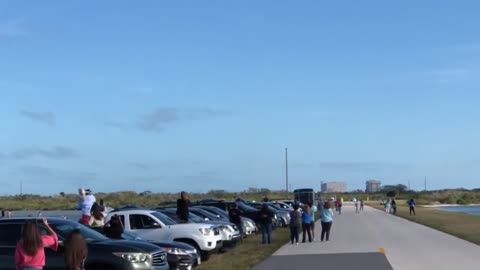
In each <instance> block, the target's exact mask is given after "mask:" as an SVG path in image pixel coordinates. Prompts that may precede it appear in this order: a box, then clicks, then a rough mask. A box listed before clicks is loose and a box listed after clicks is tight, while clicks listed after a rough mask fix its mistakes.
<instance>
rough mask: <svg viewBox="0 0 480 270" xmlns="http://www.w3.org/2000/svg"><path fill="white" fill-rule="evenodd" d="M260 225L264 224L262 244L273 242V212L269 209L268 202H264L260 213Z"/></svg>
mask: <svg viewBox="0 0 480 270" xmlns="http://www.w3.org/2000/svg"><path fill="white" fill-rule="evenodd" d="M258 215H259V219H260V225H261V226H262V244H266V243H268V244H271V243H272V219H273V214H272V212H270V210H269V209H268V204H267V203H264V204H263V205H262V209H261V210H260V212H259V213H258Z"/></svg>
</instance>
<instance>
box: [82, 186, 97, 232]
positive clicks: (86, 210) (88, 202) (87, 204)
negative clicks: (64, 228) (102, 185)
mask: <svg viewBox="0 0 480 270" xmlns="http://www.w3.org/2000/svg"><path fill="white" fill-rule="evenodd" d="M78 194H79V197H78V208H80V210H82V219H81V220H80V221H81V222H80V223H82V224H84V225H88V222H89V221H90V215H91V213H90V210H91V209H92V205H93V204H94V203H95V201H96V199H95V196H93V194H92V191H91V190H90V189H83V188H79V189H78Z"/></svg>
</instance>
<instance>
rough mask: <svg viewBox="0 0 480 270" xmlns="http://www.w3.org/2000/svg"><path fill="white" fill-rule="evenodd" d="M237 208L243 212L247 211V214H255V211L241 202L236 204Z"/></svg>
mask: <svg viewBox="0 0 480 270" xmlns="http://www.w3.org/2000/svg"><path fill="white" fill-rule="evenodd" d="M238 207H239V208H240V209H242V210H243V211H247V212H257V209H255V208H253V207H251V206H249V205H246V204H245V203H243V202H238Z"/></svg>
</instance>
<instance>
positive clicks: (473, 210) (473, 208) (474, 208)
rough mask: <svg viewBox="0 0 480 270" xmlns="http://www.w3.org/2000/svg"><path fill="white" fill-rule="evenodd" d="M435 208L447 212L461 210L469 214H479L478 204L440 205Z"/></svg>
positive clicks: (479, 206)
mask: <svg viewBox="0 0 480 270" xmlns="http://www.w3.org/2000/svg"><path fill="white" fill-rule="evenodd" d="M437 209H440V210H444V211H449V212H463V213H467V214H471V215H480V205H465V206H442V207H437Z"/></svg>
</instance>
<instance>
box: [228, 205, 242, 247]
mask: <svg viewBox="0 0 480 270" xmlns="http://www.w3.org/2000/svg"><path fill="white" fill-rule="evenodd" d="M228 217H229V219H230V222H231V223H233V224H235V225H237V227H238V230H239V231H240V236H241V238H240V239H242V241H243V224H242V217H241V216H240V210H239V209H238V204H237V203H235V204H234V205H233V206H232V207H231V208H230V210H228Z"/></svg>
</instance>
